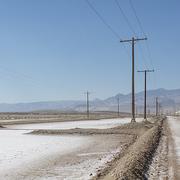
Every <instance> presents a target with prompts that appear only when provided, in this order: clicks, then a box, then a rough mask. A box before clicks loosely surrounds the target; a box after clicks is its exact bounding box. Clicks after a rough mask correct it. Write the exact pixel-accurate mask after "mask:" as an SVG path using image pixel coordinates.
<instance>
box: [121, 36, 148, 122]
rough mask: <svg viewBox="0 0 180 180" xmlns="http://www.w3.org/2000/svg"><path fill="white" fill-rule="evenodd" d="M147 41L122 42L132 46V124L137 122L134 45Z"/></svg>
mask: <svg viewBox="0 0 180 180" xmlns="http://www.w3.org/2000/svg"><path fill="white" fill-rule="evenodd" d="M142 40H147V38H134V37H132V39H128V40H120V42H121V43H124V42H129V43H131V44H132V120H131V122H136V120H135V87H134V86H135V82H134V45H135V42H137V41H142Z"/></svg>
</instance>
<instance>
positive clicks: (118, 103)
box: [117, 96, 120, 117]
mask: <svg viewBox="0 0 180 180" xmlns="http://www.w3.org/2000/svg"><path fill="white" fill-rule="evenodd" d="M119 101H120V100H119V96H118V97H117V105H118V108H117V110H118V117H119V113H120V112H119V110H120V107H119V106H120V105H119V104H120V102H119Z"/></svg>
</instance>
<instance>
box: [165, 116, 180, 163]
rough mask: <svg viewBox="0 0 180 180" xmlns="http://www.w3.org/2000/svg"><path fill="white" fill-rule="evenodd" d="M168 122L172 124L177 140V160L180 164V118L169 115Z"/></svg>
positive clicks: (174, 136)
mask: <svg viewBox="0 0 180 180" xmlns="http://www.w3.org/2000/svg"><path fill="white" fill-rule="evenodd" d="M168 123H169V125H170V128H171V133H172V136H173V139H174V142H175V151H176V155H177V161H178V164H179V165H180V118H178V117H168Z"/></svg>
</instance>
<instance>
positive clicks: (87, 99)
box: [86, 91, 90, 119]
mask: <svg viewBox="0 0 180 180" xmlns="http://www.w3.org/2000/svg"><path fill="white" fill-rule="evenodd" d="M89 94H90V93H89V91H87V92H86V113H87V119H89Z"/></svg>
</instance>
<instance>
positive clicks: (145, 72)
mask: <svg viewBox="0 0 180 180" xmlns="http://www.w3.org/2000/svg"><path fill="white" fill-rule="evenodd" d="M138 72H143V73H144V120H147V115H146V109H147V103H146V102H147V101H146V99H147V72H154V70H143V71H138Z"/></svg>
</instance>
